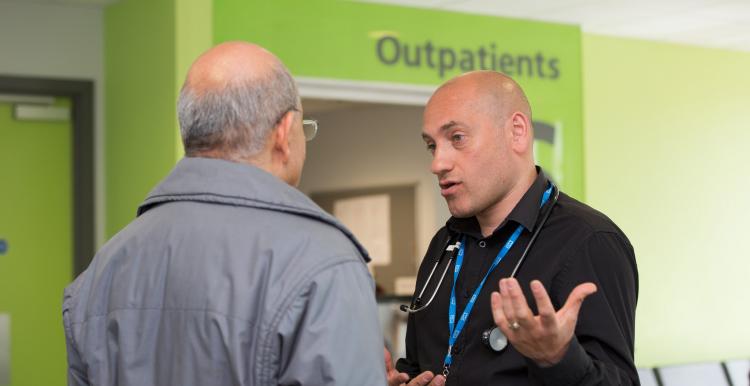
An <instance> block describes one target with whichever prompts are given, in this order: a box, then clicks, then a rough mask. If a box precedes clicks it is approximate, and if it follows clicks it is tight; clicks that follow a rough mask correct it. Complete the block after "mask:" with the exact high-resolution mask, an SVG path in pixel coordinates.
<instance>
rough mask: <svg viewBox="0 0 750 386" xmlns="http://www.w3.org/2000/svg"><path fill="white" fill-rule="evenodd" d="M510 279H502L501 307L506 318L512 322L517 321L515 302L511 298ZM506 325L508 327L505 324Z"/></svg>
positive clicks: (508, 321)
mask: <svg viewBox="0 0 750 386" xmlns="http://www.w3.org/2000/svg"><path fill="white" fill-rule="evenodd" d="M509 285H510V284H509V283H508V279H502V280H500V295H501V297H500V300H501V302H500V307H501V308H502V310H503V314H504V315H505V319H506V322H507V323H512V322H514V321H516V313H515V311H514V310H513V304H512V301H511V299H510V287H509ZM504 327H507V325H506V326H504Z"/></svg>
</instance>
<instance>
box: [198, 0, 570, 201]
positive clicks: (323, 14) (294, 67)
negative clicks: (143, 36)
mask: <svg viewBox="0 0 750 386" xmlns="http://www.w3.org/2000/svg"><path fill="white" fill-rule="evenodd" d="M213 19H214V22H213V29H214V41H215V42H216V43H218V42H223V41H227V40H246V41H251V42H255V43H259V44H261V45H263V46H264V47H266V48H268V49H269V50H270V51H272V52H273V53H275V54H276V55H278V56H279V57H280V58H281V60H282V61H284V63H285V64H286V65H287V66H288V67H289V68H290V70H291V71H292V73H293V74H294V75H295V76H298V77H300V76H301V77H315V78H327V79H342V80H358V81H377V82H393V83H407V84H421V85H438V84H440V83H442V82H443V81H445V80H448V79H450V78H451V77H453V76H455V75H458V74H460V73H461V72H462V69H461V61H462V60H466V61H467V62H466V63H468V59H466V58H467V57H469V56H471V57H473V64H474V67H473V68H474V69H480V68H481V66H480V64H481V60H480V59H481V56H480V54H479V50H480V48H483V49H484V51H485V55H486V60H485V65H486V67H487V68H491V65H490V64H489V63H490V61H491V60H490V59H489V58H490V57H492V53H493V52H494V54H495V58H496V59H497V60H496V61H495V64H496V67H497V68H498V69H500V65H501V61H500V58H501V57H502V54H503V53H507V54H508V56H509V57H513V58H515V59H513V60H515V62H514V63H526V62H523V61H522V59H520V58H521V57H530V58H532V61H533V65H532V67H533V68H532V69H531V70H529V67H528V66H527V65H526V64H523V65H521V66H509V67H508V68H509V71H510V73H511V75H513V76H514V77H515V78H516V80H518V81H519V83H521V85H522V86H523V87H524V89H525V91H526V92H527V94H528V96H529V99H530V101H531V103H532V106H533V109H534V111H535V115H534V119H536V120H542V121H546V122H549V123H550V124H552V125H553V126H555V127H556V130H557V133H558V134H559V137H558V138H562V144H563V145H562V146H561V147H560V148H559V149H558V152H559V151H562V153H559V154H562V158H561V159H560V158H559V157H558V158H555V157H554V151H553V149H549V148H548V147H545V146H540V147H539V148H538V149H539V152H540V153H541V154H540V156H541V157H540V159H541V160H544V161H545V162H550V163H552V162H553V161H554V160H556V159H560V161H559V162H558V164H557V165H552V164H546V165H545V166H546V167H547V168H548V169H549V171H552V172H555V176H556V178H557V179H558V181H559V182H560V183H561V185H562V186H563V188H565V190H566V191H567V192H568V193H570V194H572V195H574V196H576V197H579V198H581V197H582V196H583V172H582V168H583V159H582V157H581V154H582V147H581V146H582V145H581V130H582V104H581V103H582V96H581V70H580V66H581V54H580V48H581V47H580V44H581V40H580V29H579V28H578V27H576V26H570V25H560V24H551V23H540V22H533V21H527V20H515V19H505V18H498V17H490V16H480V15H470V14H462V13H453V12H444V11H436V10H428V9H423V8H407V7H396V6H389V5H382V4H370V3H360V2H350V1H330V0H275V1H258V0H215V1H214V13H213ZM384 38H390V39H396V40H398V42H399V44H400V46H401V47H402V48H403V47H404V46H407V45H408V46H409V47H411V48H409V49H408V50H406V51H408V52H409V53H410V55H411V60H412V61H413V60H415V58H416V53H415V52H416V48H415V47H416V46H419V47H421V49H420V52H421V57H420V65H419V66H416V65H415V66H409V65H407V64H406V63H405V55H407V54H406V53H404V52H403V51H402V53H401V57H400V59H399V60H396V61H395V62H394V63H393V64H385V63H384V62H383V60H380V59H379V56H381V57H384V58H385V59H386V60H385V62H390V61H391V59H394V58H395V57H396V56H395V51H394V47H395V45H394V44H392V43H389V44H386V45H383V46H381V48H382V49H381V51H380V52H381V54H380V55H379V54H378V52H379V51H378V44H379V42H382V40H381V39H384ZM428 42H430V43H431V45H432V47H433V48H432V50H431V55H427V48H426V47H427V43H428ZM443 49H444V50H448V49H450V50H453V51H454V53H455V58H456V59H455V65H454V67H453V68H452V69H448V70H445V71H443V74H442V76H441V71H440V70H439V67H440V66H439V61H440V56H441V55H442V54H441V53H440V52H441V51H440V50H443ZM466 52H469V53H472V54H471V55H468V54H466ZM472 55H473V56H472ZM538 55H540V56H541V57H542V59H540V60H539V61H537V59H538V57H537V56H538ZM428 56H429V57H430V58H431V60H429V61H428ZM447 57H448V56H446V58H447ZM553 58H554V59H555V60H556V64H555V65H552V64H551V61H552V59H553ZM428 62H431V63H432V66H430V65H429V63H428ZM448 62H449V61H448V60H447V59H446V60H445V63H448ZM539 63H542V64H539ZM553 66H554V67H556V68H557V69H558V70H559V74H558V76H557V77H554V76H553V75H554V70H552V69H551V67H553ZM467 68H468V67H467ZM519 68H520V70H519Z"/></svg>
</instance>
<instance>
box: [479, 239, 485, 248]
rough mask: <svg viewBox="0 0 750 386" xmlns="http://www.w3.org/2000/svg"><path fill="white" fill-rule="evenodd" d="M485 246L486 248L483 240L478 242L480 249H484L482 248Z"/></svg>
mask: <svg viewBox="0 0 750 386" xmlns="http://www.w3.org/2000/svg"><path fill="white" fill-rule="evenodd" d="M486 246H487V243H486V242H484V240H480V241H479V247H480V248H484V247H486Z"/></svg>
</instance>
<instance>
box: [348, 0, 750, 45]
mask: <svg viewBox="0 0 750 386" xmlns="http://www.w3.org/2000/svg"><path fill="white" fill-rule="evenodd" d="M360 1H365V2H371V3H384V4H393V5H402V6H409V7H421V8H431V9H440V10H446V11H456V12H466V13H474V14H482V15H494V16H504V17H513V18H520V19H531V20H540V21H547V22H556V23H565V24H575V25H580V26H581V28H582V30H583V31H584V32H587V33H594V34H601V35H611V36H621V37H629V38H638V39H646V40H656V41H664V42H672V43H680V44H690V45H698V46H705V47H715V48H724V49H731V50H741V51H750V0H520V1H519V0H360Z"/></svg>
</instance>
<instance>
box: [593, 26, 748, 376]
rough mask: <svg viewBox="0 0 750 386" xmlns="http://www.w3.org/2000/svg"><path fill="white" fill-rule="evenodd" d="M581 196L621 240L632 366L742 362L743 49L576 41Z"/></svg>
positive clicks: (745, 318)
mask: <svg viewBox="0 0 750 386" xmlns="http://www.w3.org/2000/svg"><path fill="white" fill-rule="evenodd" d="M583 53H584V55H583V62H584V105H585V107H586V108H585V115H584V117H585V127H586V130H585V135H584V143H585V159H586V169H585V170H586V176H585V178H586V181H587V183H586V196H587V201H588V202H589V203H591V204H592V205H593V206H594V207H596V208H599V209H601V210H603V211H604V212H605V213H607V214H608V215H609V216H610V217H611V218H612V219H614V220H615V221H616V222H617V223H618V224H619V225H620V226H621V227H622V228H623V230H624V231H625V232H626V233H627V234H628V236H629V237H630V240H631V242H632V243H633V245H634V246H635V251H636V256H637V259H638V268H639V272H640V296H639V302H638V311H637V319H636V361H637V362H638V364H640V365H662V364H669V363H680V362H693V361H701V360H716V359H725V358H748V357H750V329H748V328H747V323H748V320H750V307H748V306H747V302H746V301H745V300H744V299H745V298H746V297H747V294H748V293H750V281H749V280H748V277H750V253H749V252H748V249H747V248H746V246H745V243H744V242H743V241H742V240H744V237H745V235H744V233H745V232H746V230H747V225H746V223H745V219H746V218H748V217H749V216H750V201H748V200H747V191H748V188H750V183H749V182H748V181H747V178H746V177H745V176H744V173H743V172H742V171H743V170H744V168H745V166H746V165H747V163H748V161H749V160H750V156H748V154H749V153H748V150H747V146H748V145H749V144H750V130H749V129H750V114H748V111H750V110H749V107H748V106H750V76H748V68H750V53H747V52H731V51H724V50H718V49H707V48H697V47H690V46H681V45H673V44H663V43H652V42H646V41H639V40H628V39H617V38H611V37H603V36H595V35H584V37H583Z"/></svg>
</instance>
